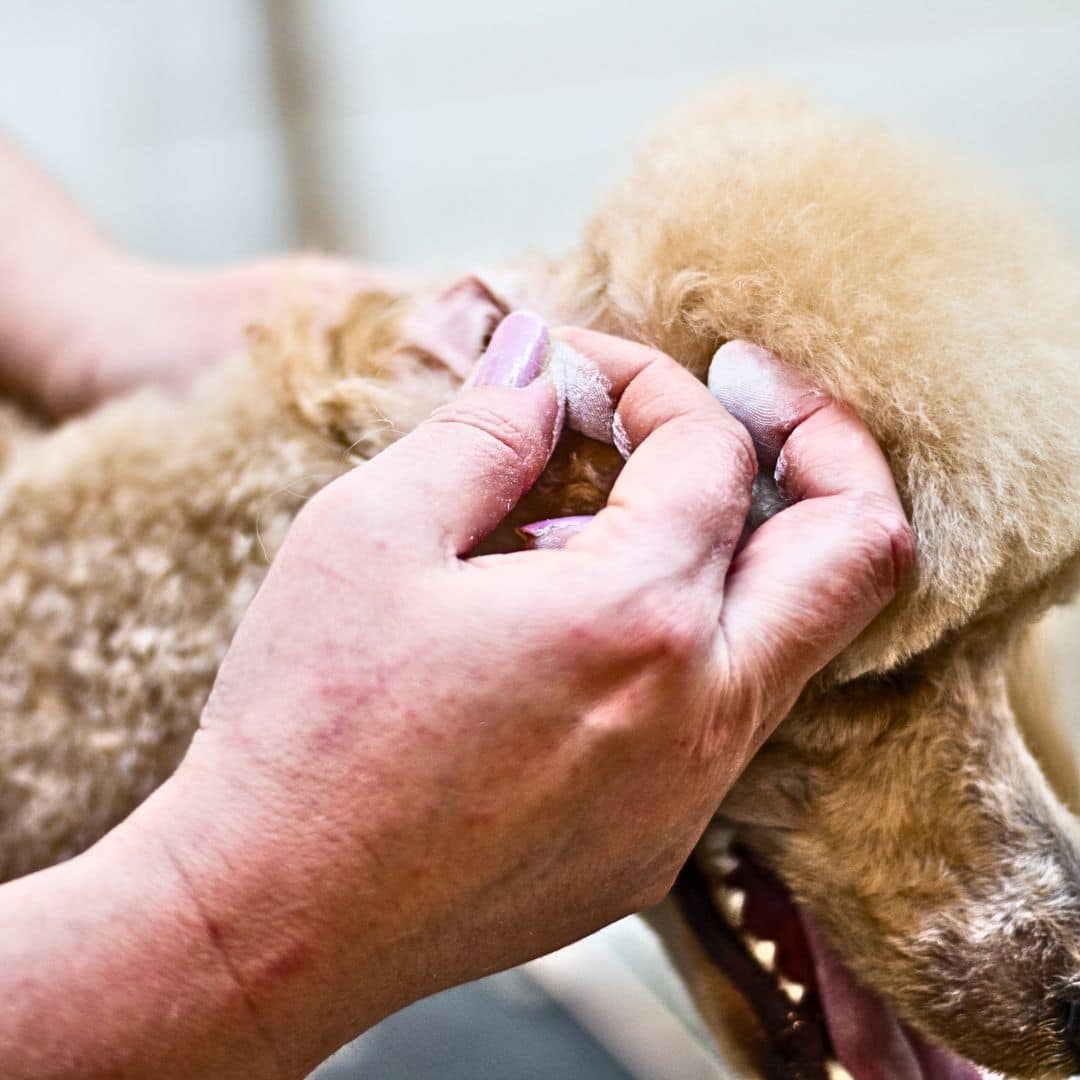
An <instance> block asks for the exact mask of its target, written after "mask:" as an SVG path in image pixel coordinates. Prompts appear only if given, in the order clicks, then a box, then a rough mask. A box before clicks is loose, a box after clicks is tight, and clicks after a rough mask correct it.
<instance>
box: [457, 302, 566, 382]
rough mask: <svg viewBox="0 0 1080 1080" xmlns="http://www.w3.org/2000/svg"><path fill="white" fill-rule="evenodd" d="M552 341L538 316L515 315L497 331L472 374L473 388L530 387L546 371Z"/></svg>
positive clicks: (531, 314)
mask: <svg viewBox="0 0 1080 1080" xmlns="http://www.w3.org/2000/svg"><path fill="white" fill-rule="evenodd" d="M550 348H551V338H550V337H549V335H548V330H547V327H546V326H545V325H544V321H543V319H541V318H540V316H539V315H534V314H533V313H532V312H531V311H515V312H513V313H512V314H510V315H507V316H506V318H505V319H503V321H502V322H501V323H499V325H498V326H497V327H496V328H495V333H494V334H493V335H492V337H491V343H490V344H489V345H488V347H487V351H486V352H485V353H484V355H483V356H481V357H480V360H479V361H478V363H477V365H476V370H475V371H474V372H473V377H472V380H471V384H472V385H473V386H516V387H522V386H528V385H529V383H531V382H532V381H533V379H535V378H536V377H537V375H539V374H540V372H541V371H543V370H544V362H545V361H546V360H547V356H548V351H549V350H550Z"/></svg>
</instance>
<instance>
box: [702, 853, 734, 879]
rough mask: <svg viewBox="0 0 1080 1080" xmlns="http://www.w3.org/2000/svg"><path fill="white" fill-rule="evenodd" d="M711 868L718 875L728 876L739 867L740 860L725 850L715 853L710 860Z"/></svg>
mask: <svg viewBox="0 0 1080 1080" xmlns="http://www.w3.org/2000/svg"><path fill="white" fill-rule="evenodd" d="M709 869H710V870H711V871H712V872H713V873H714V874H715V875H716V876H717V877H728V876H729V875H730V874H734V873H735V871H736V870H738V869H739V860H738V859H736V858H735V856H734V855H731V854H730V853H728V852H726V851H725V852H724V853H723V854H721V855H715V856H713V857H712V858H711V859H710V860H709Z"/></svg>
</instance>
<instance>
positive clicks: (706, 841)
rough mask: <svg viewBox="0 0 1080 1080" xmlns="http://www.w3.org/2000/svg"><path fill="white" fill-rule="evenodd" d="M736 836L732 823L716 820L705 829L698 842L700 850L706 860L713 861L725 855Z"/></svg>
mask: <svg viewBox="0 0 1080 1080" xmlns="http://www.w3.org/2000/svg"><path fill="white" fill-rule="evenodd" d="M734 837H735V830H734V829H733V828H732V827H731V826H730V825H723V824H719V823H717V822H714V823H713V824H712V825H710V826H709V827H708V828H707V829H706V830H705V835H704V836H702V838H701V840H700V842H699V843H698V851H699V852H700V854H701V855H702V857H703V858H704V859H705V860H706V861H712V860H713V859H715V858H717V857H718V856H720V855H723V854H724V853H725V852H726V851H727V849H728V848H729V847H731V841H732V840H733V839H734Z"/></svg>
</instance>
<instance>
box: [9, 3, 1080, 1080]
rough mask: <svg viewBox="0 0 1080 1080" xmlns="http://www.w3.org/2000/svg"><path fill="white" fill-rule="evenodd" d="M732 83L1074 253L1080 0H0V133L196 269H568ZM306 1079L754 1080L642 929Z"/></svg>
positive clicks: (633, 927)
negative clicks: (594, 228)
mask: <svg viewBox="0 0 1080 1080" xmlns="http://www.w3.org/2000/svg"><path fill="white" fill-rule="evenodd" d="M738 71H752V72H769V73H772V74H775V75H777V76H779V77H780V78H782V79H785V80H787V81H790V82H795V83H799V84H803V85H807V86H810V87H813V88H816V89H817V90H819V91H820V92H821V93H822V94H823V95H825V96H826V97H828V98H829V99H831V100H832V101H834V102H836V103H838V104H840V105H845V106H849V107H852V108H856V109H858V110H860V111H863V112H866V113H871V114H875V115H877V116H879V117H881V118H882V119H883V120H885V121H887V122H888V123H890V124H893V125H899V126H901V127H904V128H907V129H910V130H914V131H919V132H922V133H924V134H926V135H929V136H932V137H935V138H937V139H938V140H940V141H943V142H945V143H948V144H950V145H951V146H953V147H954V148H956V149H957V150H959V151H961V152H963V153H965V154H967V155H968V156H970V157H973V158H975V159H978V160H980V161H983V162H985V163H987V164H989V165H992V166H995V167H998V168H999V169H1001V170H1004V171H1005V172H1007V173H1009V174H1011V175H1012V176H1013V177H1014V179H1015V181H1016V182H1017V183H1018V184H1019V185H1020V186H1022V187H1023V188H1025V189H1027V190H1028V191H1029V192H1030V193H1031V194H1032V195H1033V196H1034V197H1035V199H1037V200H1038V201H1039V202H1041V203H1042V204H1043V205H1044V206H1045V207H1046V208H1047V209H1048V210H1050V211H1051V212H1052V213H1053V214H1055V215H1056V216H1057V218H1058V219H1059V220H1060V222H1061V228H1062V230H1063V232H1064V233H1065V234H1066V235H1068V236H1069V237H1071V239H1072V240H1073V241H1074V242H1075V241H1077V240H1080V4H1077V3H1076V0H1024V2H1020V0H1014V2H1006V0H971V2H966V0H937V2H929V0H908V2H907V3H904V4H897V3H893V2H882V0H823V2H818V3H814V4H806V3H802V2H800V0H759V2H753V3H747V2H745V0H744V2H741V3H733V2H728V0H664V2H663V3H654V2H639V0H622V2H619V3H614V2H603V0H545V2H544V3H543V4H538V5H525V4H521V3H505V2H504V3H497V2H495V0H457V2H455V3H447V2H445V0H392V2H389V0H383V2H382V3H375V2H373V0H0V130H2V131H3V132H5V133H6V134H7V135H9V136H11V137H13V138H14V139H15V140H16V142H17V143H19V144H20V145H21V146H22V147H23V148H24V149H25V150H26V151H27V152H28V153H30V154H31V155H32V156H33V157H34V158H36V159H37V160H38V161H39V162H40V163H41V164H43V165H44V166H45V167H46V168H47V169H48V170H49V171H50V172H52V173H53V174H54V175H55V176H57V177H58V178H59V179H60V180H61V181H62V182H63V183H64V184H65V185H66V186H67V187H68V189H69V190H70V191H71V192H72V193H73V194H74V195H75V197H76V198H77V199H78V200H79V201H80V202H81V203H83V204H84V205H85V206H86V207H88V208H89V210H90V211H91V212H92V213H93V214H94V215H95V216H96V217H97V218H98V219H99V220H100V221H101V222H102V223H103V224H104V225H105V226H106V228H107V229H108V230H109V231H110V232H111V233H112V235H113V236H114V237H115V238H116V239H117V240H118V241H120V242H121V243H123V244H126V245H128V246H130V247H132V248H134V249H136V250H138V251H140V252H143V253H145V254H148V255H156V256H160V257H163V258H170V259H177V260H183V261H217V260H227V259H234V258H239V257H244V256H250V255H256V254H260V253H264V252H268V251H280V250H286V249H294V248H297V247H314V248H322V249H327V250H333V251H337V252H341V253H345V254H350V255H355V256H362V257H366V258H370V259H375V260H382V261H385V262H388V263H393V264H399V265H410V266H415V267H424V268H429V269H432V270H444V269H449V268H452V267H457V266H463V265H468V264H470V263H475V262H478V261H490V260H495V259H498V258H501V257H508V256H516V255H520V254H521V253H523V252H525V251H530V250H540V251H544V252H548V253H553V254H554V253H558V251H559V250H560V249H562V248H565V247H566V246H568V245H569V244H571V243H572V242H573V241H574V239H575V237H576V235H577V233H578V230H579V228H580V226H581V224H582V222H583V220H584V218H585V216H586V215H587V214H588V212H589V209H590V207H591V206H592V204H593V203H594V201H595V199H596V197H597V195H598V193H599V192H600V191H602V190H603V188H604V186H605V185H606V184H607V183H608V182H609V181H610V180H611V179H612V178H613V177H614V176H615V175H616V174H617V172H618V170H619V168H620V167H621V166H622V164H623V163H624V162H625V161H626V159H627V155H628V153H629V149H630V147H631V145H632V143H633V140H634V138H635V136H636V135H637V134H638V133H639V132H640V131H641V129H642V128H643V127H647V126H648V125H650V124H651V123H653V122H654V121H655V120H656V119H657V118H658V117H659V116H660V115H661V114H662V113H663V112H664V111H665V110H666V109H667V108H668V107H670V105H671V104H672V103H674V102H675V101H677V100H678V99H679V98H681V97H683V96H684V95H686V94H687V93H689V92H691V91H692V90H693V89H694V88H696V87H699V86H701V85H702V84H704V83H706V82H708V81H709V80H710V79H712V78H714V77H715V76H717V75H719V74H723V73H730V72H738ZM0 197H3V193H2V192H0ZM1070 640H1071V641H1072V642H1073V644H1069V641H1070ZM1076 640H1077V637H1076V632H1075V631H1073V636H1072V638H1071V639H1070V638H1069V637H1063V638H1059V641H1063V642H1065V644H1063V645H1060V646H1059V648H1060V655H1059V661H1060V665H1061V667H1062V669H1063V671H1064V674H1065V677H1066V678H1067V679H1071V690H1070V691H1069V697H1070V699H1071V700H1072V701H1074V702H1076V701H1080V665H1077V664H1076V662H1075V660H1076V648H1075V642H1076ZM318 1075H319V1077H320V1080H345V1078H348V1077H357V1076H361V1075H362V1076H364V1077H365V1078H372V1077H375V1078H379V1080H406V1078H409V1080H420V1078H426V1077H431V1078H436V1077H437V1078H439V1080H453V1078H461V1080H477V1078H486V1077H493V1078H496V1080H534V1078H535V1080H547V1078H555V1077H559V1078H564V1077H575V1078H576V1077H583V1078H588V1080H608V1078H612V1080H618V1078H630V1077H633V1078H639V1080H640V1078H646V1080H652V1078H656V1080H672V1078H675V1080H683V1078H690V1080H694V1078H698V1077H702V1078H704V1077H720V1076H734V1075H738V1070H737V1067H736V1066H734V1065H733V1064H732V1063H731V1061H730V1060H728V1059H725V1056H724V1053H723V1050H722V1049H721V1051H720V1052H719V1053H718V1052H717V1051H716V1050H715V1049H714V1048H711V1047H709V1046H708V1044H707V1041H706V1039H705V1038H704V1036H703V1034H702V1032H701V1029H700V1026H699V1024H698V1022H697V1020H696V1019H695V1017H694V1015H693V1012H692V1010H691V1009H690V1008H689V1006H688V1004H687V1001H686V998H685V995H684V993H683V992H682V990H681V988H680V986H679V984H678V982H677V980H676V979H675V977H674V976H673V974H672V973H671V972H670V970H669V969H668V968H667V966H666V964H665V962H664V960H663V958H662V956H661V954H660V951H659V948H658V946H657V945H656V943H655V942H654V941H653V939H652V938H651V936H650V935H649V934H648V932H647V931H646V930H644V928H643V927H642V926H641V925H640V924H639V923H637V922H636V921H632V920H631V921H627V922H624V923H621V924H618V925H617V926H616V927H614V928H611V929H610V930H608V931H606V932H605V933H604V934H602V935H599V936H597V937H595V938H592V939H590V940H589V941H587V942H584V943H582V944H581V945H579V946H576V947H574V948H573V949H571V950H566V951H564V952H563V953H560V954H556V956H554V957H549V958H545V959H544V960H541V961H539V962H537V963H536V964H534V965H530V966H529V967H527V968H525V969H523V970H520V971H516V972H510V973H507V974H505V975H502V976H498V977H496V978H495V979H492V980H485V981H484V982H482V983H478V984H474V985H473V986H470V987H465V988H462V989H461V990H458V991H453V992H451V993H449V994H444V995H440V996H439V997H437V998H435V999H432V1000H431V1001H428V1002H423V1003H421V1004H420V1005H418V1006H416V1007H414V1008H413V1009H412V1010H407V1011H406V1012H405V1013H403V1014H401V1015H399V1016H397V1017H394V1018H392V1019H391V1020H390V1021H388V1022H387V1023H385V1024H383V1025H381V1026H380V1027H379V1028H377V1029H375V1031H373V1032H372V1033H370V1034H369V1035H367V1036H365V1037H364V1038H363V1039H361V1040H360V1041H359V1042H358V1043H356V1044H354V1045H353V1046H351V1047H349V1048H347V1049H346V1050H344V1051H342V1052H341V1053H340V1054H339V1055H337V1056H336V1057H335V1059H333V1060H332V1061H331V1062H329V1063H328V1064H327V1065H325V1066H324V1067H323V1069H321V1070H320V1071H319V1073H318Z"/></svg>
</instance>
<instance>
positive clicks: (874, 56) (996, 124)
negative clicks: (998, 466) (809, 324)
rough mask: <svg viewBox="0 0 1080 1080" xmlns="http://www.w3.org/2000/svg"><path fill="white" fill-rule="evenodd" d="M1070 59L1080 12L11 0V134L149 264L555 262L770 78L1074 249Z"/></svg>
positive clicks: (781, 4) (682, 3) (681, 0)
mask: <svg viewBox="0 0 1080 1080" xmlns="http://www.w3.org/2000/svg"><path fill="white" fill-rule="evenodd" d="M1078 56H1080V4H1076V3H1074V2H1073V0H1024V2H1020V0H1016V2H1013V3H1004V2H1001V0H983V2H981V3H978V2H962V0H951V2H950V0H941V2H936V3H934V2H927V0H912V2H908V3H905V4H896V3H894V2H892V0H861V2H857V0H822V2H820V3H814V4H808V3H803V2H801V0H757V2H754V3H746V2H745V0H738V2H734V0H664V2H663V3H656V2H655V0H648V2H644V0H624V2H621V3H620V2H614V0H603V2H602V0H545V2H544V3H543V4H529V5H526V4H524V3H513V2H507V0H499V2H495V0H457V2H455V3H447V2H446V0H394V2H391V3H388V2H386V0H379V2H378V3H376V2H374V0H0V129H6V130H7V131H8V132H9V133H13V134H14V135H15V136H16V137H18V138H19V139H20V140H21V141H22V142H24V143H25V145H27V146H28V147H29V148H30V149H31V150H33V151H34V152H35V153H36V154H37V155H38V156H39V157H40V158H41V159H42V160H43V161H45V162H46V163H47V164H48V165H49V167H50V168H52V169H53V170H55V171H56V172H58V173H59V174H60V175H61V176H62V177H63V178H64V179H65V180H66V182H67V183H68V184H69V186H70V187H71V188H72V189H73V190H74V191H75V192H76V193H77V195H78V196H79V197H80V198H81V199H82V200H84V201H85V202H86V203H87V204H88V205H90V206H91V207H92V208H93V209H94V211H95V213H97V214H98V215H99V216H100V217H101V218H102V219H103V220H105V221H106V222H107V223H108V224H109V226H110V227H111V228H112V229H113V230H114V231H115V232H116V233H117V235H119V236H120V237H122V238H123V239H124V240H125V241H127V242H129V243H131V244H134V245H137V246H138V247H140V248H143V249H145V250H148V251H152V252H156V253H160V254H163V255H169V256H174V257H177V258H185V259H198V258H225V257H230V256H235V255H240V254H245V253H250V252H256V251H260V250H266V249H271V248H281V247H284V246H289V245H292V244H296V243H301V242H307V243H312V242H314V243H320V244H323V245H327V246H333V247H336V248H339V249H342V250H345V251H349V252H353V253H358V254H366V255H368V256H371V257H375V258H380V259H387V260H393V261H397V262H408V263H421V264H434V265H452V264H456V263H459V262H464V261H469V260H472V259H483V258H492V257H497V256H499V255H503V254H515V253H519V252H521V251H522V250H525V249H529V248H537V247H538V248H541V249H547V250H552V251H557V250H558V249H559V248H560V247H561V246H563V245H565V244H567V243H568V242H570V240H571V239H572V238H573V236H574V235H575V232H576V230H577V228H578V226H579V224H580V222H581V220H582V218H583V217H584V215H585V214H586V213H587V210H588V208H589V206H590V205H591V203H592V201H593V200H594V198H595V195H596V193H597V191H598V190H599V189H600V188H601V187H602V185H603V184H604V182H605V181H606V180H608V179H609V178H610V177H611V176H612V175H613V173H614V172H615V171H616V170H617V168H618V166H619V163H620V162H621V161H623V160H625V155H626V153H627V148H628V146H629V144H630V143H631V141H632V138H633V135H634V133H635V132H636V131H638V130H640V128H641V127H642V126H643V125H645V124H647V123H648V122H649V121H651V120H653V119H654V118H655V117H656V116H657V115H658V114H659V113H661V112H662V111H663V109H665V108H666V107H667V106H668V105H669V104H670V103H671V102H672V101H674V100H676V99H677V98H679V97H680V96H682V95H684V94H685V93H686V92H687V91H689V90H691V89H692V88H694V87H695V86H698V85H701V84H702V83H703V82H706V81H707V80H708V79H709V78H711V77H712V76H714V75H716V74H719V73H723V72H728V71H737V70H757V71H762V70H765V71H771V72H774V73H776V74H778V75H780V76H781V77H783V78H786V79H789V80H793V81H797V82H800V83H805V84H809V85H812V86H816V87H818V88H820V89H821V90H822V91H823V92H824V93H826V94H827V95H828V96H830V97H831V98H833V99H834V100H836V101H838V102H840V103H843V104H847V105H851V106H855V107H858V108H860V109H863V110H866V111H868V112H872V113H876V114H879V115H881V116H883V117H885V118H886V119H888V120H889V121H892V122H895V123H899V124H902V125H905V126H907V127H910V128H913V129H916V130H921V131H923V132H926V133H928V134H930V135H933V136H936V137H940V138H941V139H944V140H945V141H947V142H949V143H951V144H954V145H956V146H957V147H959V148H961V149H963V150H964V151H966V152H967V153H969V154H971V155H974V156H976V157H978V158H980V159H983V160H985V161H988V162H991V163H994V164H997V165H1000V166H1002V167H1004V168H1006V169H1008V170H1010V171H1012V172H1013V173H1014V174H1015V175H1016V177H1017V178H1018V180H1019V181H1020V183H1022V184H1023V185H1025V186H1027V187H1028V188H1029V189H1030V190H1031V191H1032V192H1034V193H1035V194H1036V195H1037V196H1038V197H1039V198H1040V199H1042V200H1043V201H1044V202H1045V203H1046V204H1048V205H1049V206H1051V207H1052V208H1053V209H1055V210H1056V211H1057V212H1058V214H1059V215H1060V216H1061V217H1062V219H1063V220H1064V221H1065V223H1066V227H1067V228H1068V229H1069V230H1070V231H1071V232H1072V234H1073V235H1074V236H1075V237H1077V238H1080V61H1078V60H1077V57H1078ZM0 197H2V194H0Z"/></svg>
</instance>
